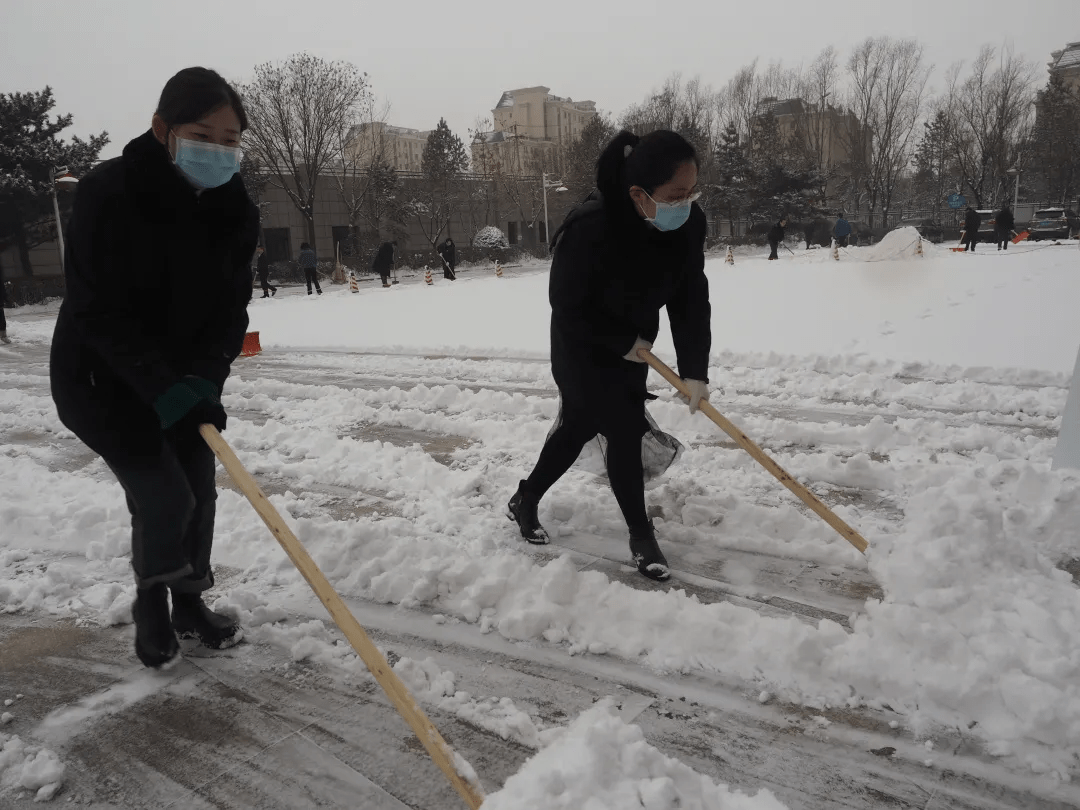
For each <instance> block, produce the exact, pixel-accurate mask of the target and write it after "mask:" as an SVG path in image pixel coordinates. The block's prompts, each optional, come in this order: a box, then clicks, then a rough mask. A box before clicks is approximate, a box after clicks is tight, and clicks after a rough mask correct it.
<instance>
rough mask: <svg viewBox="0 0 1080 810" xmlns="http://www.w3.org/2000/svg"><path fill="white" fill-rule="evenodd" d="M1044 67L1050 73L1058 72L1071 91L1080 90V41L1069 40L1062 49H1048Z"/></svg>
mask: <svg viewBox="0 0 1080 810" xmlns="http://www.w3.org/2000/svg"><path fill="white" fill-rule="evenodd" d="M1046 69H1047V73H1050V74H1051V75H1053V74H1055V73H1056V74H1059V75H1060V76H1061V78H1062V79H1064V80H1065V86H1066V87H1068V88H1070V89H1071V90H1073V92H1080V42H1070V43H1069V44H1068V45H1066V46H1065V48H1064V49H1063V50H1060V51H1050V61H1049V62H1047V63H1046Z"/></svg>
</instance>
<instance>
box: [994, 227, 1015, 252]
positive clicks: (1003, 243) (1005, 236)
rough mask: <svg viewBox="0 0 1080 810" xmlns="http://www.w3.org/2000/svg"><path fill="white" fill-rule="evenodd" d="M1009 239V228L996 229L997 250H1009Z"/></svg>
mask: <svg viewBox="0 0 1080 810" xmlns="http://www.w3.org/2000/svg"><path fill="white" fill-rule="evenodd" d="M1011 238H1012V229H1011V228H998V232H997V240H998V248H999V249H1004V250H1008V249H1009V242H1010V241H1011Z"/></svg>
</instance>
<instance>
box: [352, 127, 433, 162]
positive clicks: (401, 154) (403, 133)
mask: <svg viewBox="0 0 1080 810" xmlns="http://www.w3.org/2000/svg"><path fill="white" fill-rule="evenodd" d="M432 131H433V130H430V129H427V130H420V129H408V128H406V127H395V126H391V125H390V124H387V123H384V122H382V121H376V122H374V123H370V124H360V125H359V126H356V127H353V129H352V132H350V133H349V136H350V147H351V149H352V150H353V159H354V160H358V161H359V163H360V165H366V164H368V163H370V162H371V158H372V157H373V156H374V155H375V154H376V153H377V152H379V151H381V152H382V154H383V156H384V157H385V158H386V160H387V161H388V162H389V163H390V165H391V166H393V167H394V168H395V169H397V170H398V171H399V172H419V171H420V164H421V161H422V160H423V157H424V146H425V145H426V144H427V139H428V136H430V135H431V133H432Z"/></svg>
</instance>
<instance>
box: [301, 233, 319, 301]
mask: <svg viewBox="0 0 1080 810" xmlns="http://www.w3.org/2000/svg"><path fill="white" fill-rule="evenodd" d="M299 262H300V269H301V270H303V271H304V281H306V282H307V294H308V295H311V285H312V284H314V285H315V291H316V292H317V293H318V294H319V295H322V287H320V286H319V275H318V273H316V272H315V268H316V267H318V264H319V263H318V260H317V259H316V258H315V251H314V250H313V249H312V247H311V245H309V244H308V243H307V242H302V243H301V244H300V258H299Z"/></svg>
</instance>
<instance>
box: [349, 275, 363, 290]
mask: <svg viewBox="0 0 1080 810" xmlns="http://www.w3.org/2000/svg"><path fill="white" fill-rule="evenodd" d="M349 289H350V290H352V291H353V292H354V293H358V292H360V284H359V282H358V281H357V280H356V273H354V272H353V271H352V270H350V271H349Z"/></svg>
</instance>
